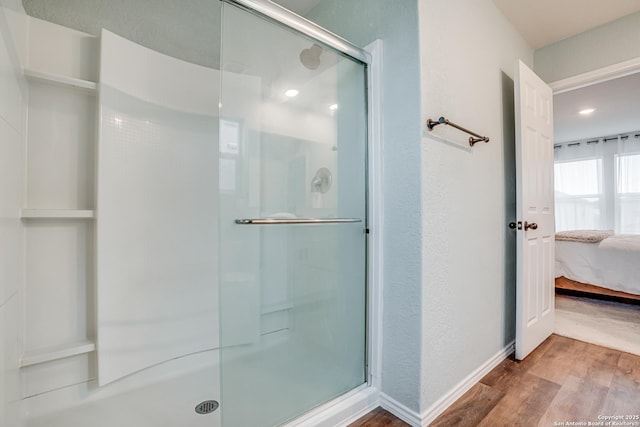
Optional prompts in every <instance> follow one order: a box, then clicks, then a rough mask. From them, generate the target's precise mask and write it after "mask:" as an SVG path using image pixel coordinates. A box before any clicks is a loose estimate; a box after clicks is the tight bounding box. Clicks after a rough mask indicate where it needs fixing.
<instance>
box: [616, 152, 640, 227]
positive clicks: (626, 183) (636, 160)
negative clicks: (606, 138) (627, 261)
mask: <svg viewBox="0 0 640 427" xmlns="http://www.w3.org/2000/svg"><path fill="white" fill-rule="evenodd" d="M616 184H617V185H616V214H617V215H616V231H617V232H620V233H630V234H640V154H624V155H618V156H616Z"/></svg>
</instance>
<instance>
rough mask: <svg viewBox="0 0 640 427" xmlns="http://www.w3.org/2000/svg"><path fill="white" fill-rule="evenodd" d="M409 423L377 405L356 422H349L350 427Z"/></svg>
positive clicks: (395, 426) (403, 424) (374, 426)
mask: <svg viewBox="0 0 640 427" xmlns="http://www.w3.org/2000/svg"><path fill="white" fill-rule="evenodd" d="M408 425H409V424H407V423H405V422H404V421H402V420H401V419H400V418H397V417H396V416H394V415H393V414H391V413H389V412H387V411H385V410H384V409H382V408H380V407H377V408H376V409H374V410H373V411H371V412H369V413H368V414H367V415H365V416H364V417H362V418H360V419H359V420H357V421H356V422H354V423H351V424H349V426H348V427H405V426H408Z"/></svg>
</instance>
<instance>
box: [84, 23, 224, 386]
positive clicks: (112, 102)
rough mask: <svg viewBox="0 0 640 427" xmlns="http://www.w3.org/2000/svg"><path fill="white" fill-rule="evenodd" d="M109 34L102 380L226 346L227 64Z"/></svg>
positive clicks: (103, 81) (101, 162)
mask: <svg viewBox="0 0 640 427" xmlns="http://www.w3.org/2000/svg"><path fill="white" fill-rule="evenodd" d="M101 40H102V48H101V61H100V64H101V70H100V121H101V125H100V135H99V150H98V191H97V196H98V197H97V199H98V206H97V215H96V225H97V306H98V319H97V320H98V323H97V327H98V346H97V351H98V374H99V375H98V379H99V382H100V384H101V385H103V384H106V383H109V382H111V381H114V380H116V379H118V378H121V377H123V376H125V375H128V374H131V373H133V372H136V371H139V370H141V369H144V368H148V367H150V366H153V365H155V364H158V363H161V362H165V361H167V360H170V359H173V358H176V357H180V356H185V355H189V354H193V353H196V352H201V351H204V350H211V349H214V348H217V347H218V293H217V288H216V282H217V275H218V272H217V265H216V261H217V259H216V251H217V244H216V238H217V236H216V222H217V221H216V219H217V218H216V217H217V206H216V191H217V190H216V187H217V171H216V168H215V165H216V163H217V152H218V144H217V134H218V117H217V109H218V99H217V93H216V89H215V88H216V87H217V85H216V84H215V82H216V80H217V79H218V77H219V72H218V71H217V70H212V69H209V68H205V67H201V66H197V65H194V64H189V63H186V62H184V61H180V60H177V59H175V58H171V57H168V56H166V55H162V54H159V53H157V52H154V51H152V50H150V49H147V48H144V47H142V46H139V45H136V44H135V43H132V42H130V41H127V40H125V39H123V38H121V37H118V36H116V35H115V34H112V33H109V32H108V31H103V34H102V39H101ZM211 387H212V388H213V387H215V384H212V385H211Z"/></svg>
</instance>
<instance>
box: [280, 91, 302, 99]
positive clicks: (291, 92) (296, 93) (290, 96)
mask: <svg viewBox="0 0 640 427" xmlns="http://www.w3.org/2000/svg"><path fill="white" fill-rule="evenodd" d="M299 93H300V92H298V91H297V90H295V89H289V90H288V91H286V92H285V93H284V94H285V95H286V96H288V97H289V98H293V97H294V96H298V94H299Z"/></svg>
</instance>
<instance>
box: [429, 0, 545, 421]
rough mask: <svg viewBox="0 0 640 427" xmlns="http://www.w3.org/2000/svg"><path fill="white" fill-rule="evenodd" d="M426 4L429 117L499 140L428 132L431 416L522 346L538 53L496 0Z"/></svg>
mask: <svg viewBox="0 0 640 427" xmlns="http://www.w3.org/2000/svg"><path fill="white" fill-rule="evenodd" d="M419 4H420V8H419V9H420V10H419V16H420V18H419V19H420V44H421V63H422V67H421V70H422V79H421V80H422V113H423V114H422V119H424V120H426V119H427V118H429V117H430V118H437V117H439V116H445V117H447V118H449V119H450V120H452V121H454V122H456V123H459V124H460V125H462V126H464V127H467V128H469V129H472V130H475V131H477V132H478V133H480V134H482V135H487V136H488V137H490V138H491V141H490V142H489V143H487V144H485V143H478V144H477V145H476V146H475V147H474V148H472V149H471V148H470V147H469V145H468V142H467V140H468V135H466V134H464V133H461V132H459V131H457V130H455V129H451V128H445V127H444V126H441V127H439V128H436V130H434V131H433V132H429V131H428V130H426V129H425V130H424V134H423V139H422V149H423V152H422V170H423V184H422V187H423V188H422V200H423V206H422V210H423V211H424V213H425V214H424V223H423V227H424V234H423V245H424V247H423V252H424V254H423V279H424V288H423V291H422V294H423V312H424V323H423V338H422V345H423V348H422V352H423V360H422V362H423V374H422V375H423V376H422V381H421V384H422V400H421V410H422V411H426V410H428V409H429V408H430V407H431V406H432V405H433V404H434V403H435V402H436V401H437V400H438V399H439V398H441V397H442V396H443V395H445V394H446V393H448V392H450V391H451V390H452V389H453V387H455V386H456V385H457V384H459V383H460V382H461V381H462V380H463V379H464V378H465V377H467V376H468V375H469V374H471V373H472V372H473V371H474V370H475V369H477V368H479V367H480V366H481V365H482V364H484V363H485V362H486V361H487V360H489V359H490V358H491V357H492V356H494V355H495V354H497V353H498V352H499V351H500V350H502V349H503V348H504V347H505V346H506V345H507V344H509V343H510V342H511V341H512V340H513V339H514V335H515V333H514V325H515V251H514V249H515V234H514V233H513V232H510V231H508V228H507V222H508V221H511V220H513V219H514V217H515V192H514V183H515V166H514V154H513V153H514V130H513V128H514V122H513V82H512V79H511V77H512V76H513V72H514V63H515V60H516V59H518V58H521V59H522V60H523V61H524V62H525V63H527V64H529V66H531V64H532V62H533V51H532V49H531V48H530V47H529V46H528V45H527V44H526V42H525V41H524V40H523V39H522V37H521V36H520V35H519V34H518V33H517V32H516V30H515V29H514V28H513V27H512V26H511V25H510V24H509V22H508V21H507V20H506V19H505V17H504V16H503V15H502V13H500V11H499V10H498V9H497V8H496V7H495V6H494V4H493V2H492V1H491V0H478V1H468V0H450V1H447V2H441V1H437V0H421V1H420V3H419ZM424 128H426V126H424Z"/></svg>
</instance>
